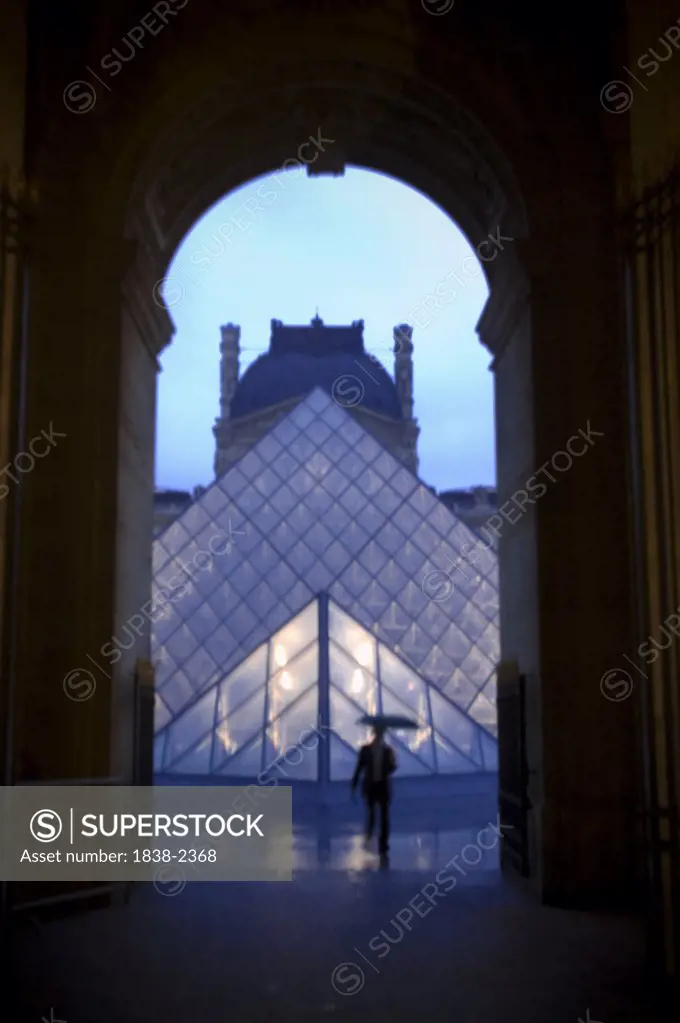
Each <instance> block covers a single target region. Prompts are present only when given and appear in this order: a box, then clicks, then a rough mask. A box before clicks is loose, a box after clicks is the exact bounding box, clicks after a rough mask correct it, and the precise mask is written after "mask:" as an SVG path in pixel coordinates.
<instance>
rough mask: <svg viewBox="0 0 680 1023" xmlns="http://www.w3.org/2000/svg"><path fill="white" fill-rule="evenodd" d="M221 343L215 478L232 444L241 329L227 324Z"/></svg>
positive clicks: (215, 426) (214, 431) (215, 435)
mask: <svg viewBox="0 0 680 1023" xmlns="http://www.w3.org/2000/svg"><path fill="white" fill-rule="evenodd" d="M221 330H222V340H221V342H220V416H219V419H216V420H215V425H214V427H213V436H214V437H215V466H214V468H215V476H220V475H221V474H222V472H223V471H224V468H225V466H224V452H225V451H226V449H227V448H228V447H229V445H230V443H231V437H232V431H231V402H232V400H233V397H234V394H235V392H236V385H237V383H238V378H239V355H240V352H241V347H240V339H241V328H240V327H236V326H234V324H233V323H227V324H226V326H224V327H222V328H221Z"/></svg>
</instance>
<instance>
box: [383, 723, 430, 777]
mask: <svg viewBox="0 0 680 1023" xmlns="http://www.w3.org/2000/svg"><path fill="white" fill-rule="evenodd" d="M391 740H392V741H391V745H392V746H393V748H394V753H395V756H396V758H397V770H396V777H398V778H415V777H417V776H418V775H428V777H431V776H432V771H431V770H430V769H429V768H428V767H426V766H425V764H424V763H423V762H422V760H419V759H418V757H417V756H414V754H413V753H411V752H410V751H409V750H408V749H407V748H406V747H405V746H404V745H403V743H401V742H400V741H399V739H398V738H397V737H396V736H395V735H393V734H392V735H391Z"/></svg>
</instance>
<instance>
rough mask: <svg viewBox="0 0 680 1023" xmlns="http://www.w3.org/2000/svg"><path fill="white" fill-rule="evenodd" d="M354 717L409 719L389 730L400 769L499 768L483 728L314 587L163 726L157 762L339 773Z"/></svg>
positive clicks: (348, 753)
mask: <svg viewBox="0 0 680 1023" xmlns="http://www.w3.org/2000/svg"><path fill="white" fill-rule="evenodd" d="M323 608H327V612H326V614H324V611H323V610H322V609H323ZM326 615H327V617H326ZM326 621H327V626H326V625H325V624H324V623H325V622H326ZM363 714H400V715H402V716H406V717H408V718H411V719H412V720H413V721H414V722H415V723H416V724H417V726H418V727H417V728H414V729H408V730H393V731H391V732H390V737H391V738H390V741H391V742H392V744H393V746H394V748H395V751H396V753H397V761H398V767H399V775H400V776H404V777H408V776H427V775H432V774H449V773H461V772H474V771H494V770H496V768H497V758H496V742H495V740H494V739H492V738H491V737H489V736H488V735H487V734H486V733H485V732H484V729H483V728H480V726H479V725H478V724H477V723H476V722H475V721H473V720H472V718H470V717H468V716H467V715H466V714H465V713H463V712H462V711H461V710H459V709H458V708H457V707H456V706H455V704H453V703H451V701H449V700H448V699H447V698H446V697H445V696H443V695H442V694H441V693H440V692H439V691H438V690H437V689H436V687H434V686H432V685H431V684H430V683H428V682H426V681H425V680H424V679H423V678H421V677H420V676H419V675H418V674H417V672H414V671H413V670H412V669H410V668H409V667H408V665H406V664H405V663H404V662H403V661H401V660H400V658H398V657H396V656H395V655H394V654H393V653H392V652H391V651H390V650H389V649H388V648H387V647H386V646H385V644H384V643H381V642H380V641H379V640H376V638H375V637H374V636H373V635H371V633H370V632H368V631H367V630H366V629H364V628H363V627H362V626H361V625H359V623H358V622H356V621H355V620H354V619H353V618H352V617H351V616H350V615H348V614H346V613H345V612H344V611H342V610H341V608H339V607H338V606H337V605H336V604H335V603H334V602H333V601H329V600H327V598H326V597H325V596H322V597H320V598H319V599H317V600H314V601H312V602H311V603H310V604H308V605H307V607H306V608H305V609H304V610H303V611H302V612H300V613H299V614H297V615H295V616H293V617H292V618H291V620H290V621H289V622H287V623H286V625H285V626H284V627H283V628H282V629H280V630H279V631H278V632H277V633H275V634H274V635H273V636H272V637H271V639H269V640H267V641H266V642H265V643H263V644H262V645H261V646H260V647H258V649H257V650H255V651H254V653H252V654H250V655H249V656H248V657H247V658H246V659H245V660H244V661H243V662H242V663H241V664H239V665H238V666H237V667H236V668H235V669H234V670H233V671H231V672H229V674H227V675H226V676H225V677H224V678H222V679H221V680H220V681H218V682H216V683H215V684H214V685H213V686H212V687H211V688H210V689H209V690H208V691H207V692H205V693H203V694H202V695H201V696H198V697H197V698H196V699H195V700H194V701H193V703H192V704H191V706H189V707H187V708H186V709H185V710H184V712H183V713H182V714H181V715H180V716H179V717H177V718H176V719H175V720H174V721H172V722H170V723H168V724H166V725H165V727H163V728H161V729H160V731H159V733H158V736H157V760H156V770H157V771H158V772H161V773H172V774H188V775H191V774H217V775H224V776H225V777H231V778H248V779H251V778H254V777H259V778H260V779H264V778H266V777H267V775H268V774H270V773H272V772H274V771H275V770H276V769H277V767H278V768H280V769H281V773H283V774H284V775H285V776H286V777H288V778H295V779H299V780H306V781H318V780H319V778H320V777H321V776H323V775H326V776H327V777H328V778H329V780H330V781H342V780H347V779H348V778H350V777H351V775H352V772H353V770H354V767H355V762H356V753H357V750H358V748H359V746H360V745H361V744H362V743H363V742H366V741H368V739H369V738H370V731H371V730H370V728H367V727H366V726H365V725H360V724H358V723H357V722H358V720H359V719H360V717H361V716H362V715H363ZM323 758H326V763H327V770H324V764H323ZM284 765H285V766H284Z"/></svg>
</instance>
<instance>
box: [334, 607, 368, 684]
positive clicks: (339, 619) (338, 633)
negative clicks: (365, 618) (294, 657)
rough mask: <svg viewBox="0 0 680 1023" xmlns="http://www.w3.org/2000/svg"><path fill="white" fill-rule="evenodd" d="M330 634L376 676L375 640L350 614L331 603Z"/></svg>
mask: <svg viewBox="0 0 680 1023" xmlns="http://www.w3.org/2000/svg"><path fill="white" fill-rule="evenodd" d="M328 632H329V635H330V637H331V639H333V640H335V642H336V643H338V645H339V646H341V647H343V649H344V650H345V651H346V652H347V653H348V654H350V656H351V657H353V658H354V660H355V661H358V663H359V665H360V666H362V667H364V668H366V669H368V671H370V672H373V673H374V674H375V640H374V639H373V636H371V634H370V633H369V632H366V630H365V629H363V628H362V627H361V626H360V625H357V623H356V622H355V621H354V620H353V619H352V618H350V616H349V615H348V614H345V612H344V611H341V610H340V608H339V607H338V606H337V605H336V604H334V603H333V601H329V605H328Z"/></svg>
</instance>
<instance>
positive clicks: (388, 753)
mask: <svg viewBox="0 0 680 1023" xmlns="http://www.w3.org/2000/svg"><path fill="white" fill-rule="evenodd" d="M374 751H375V745H374V743H372V742H369V743H367V744H366V745H365V746H362V747H361V749H360V750H359V755H358V757H357V766H356V768H355V769H354V775H353V777H352V791H354V790H355V789H356V787H357V785H358V783H359V777H360V776H361V775H363V779H362V789H363V792H364V795H367V794H368V793H369V792H370V791H371V790H372V789H373V788H374V787H375V785H376V783H378V784H379V783H380V782H382V783H384V784H385V785H387V784H388V782H389V778H390V775H391V774H393V773H394V771H395V770H396V767H397V758H396V757H395V755H394V750H393V749H392V747H391V746H388V745H387V744H386V743H385V744H383V749H382V763H381V765H380V768H381V769H380V776H379V778H376V776H375V756H374Z"/></svg>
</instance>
